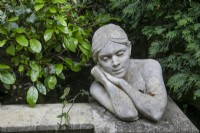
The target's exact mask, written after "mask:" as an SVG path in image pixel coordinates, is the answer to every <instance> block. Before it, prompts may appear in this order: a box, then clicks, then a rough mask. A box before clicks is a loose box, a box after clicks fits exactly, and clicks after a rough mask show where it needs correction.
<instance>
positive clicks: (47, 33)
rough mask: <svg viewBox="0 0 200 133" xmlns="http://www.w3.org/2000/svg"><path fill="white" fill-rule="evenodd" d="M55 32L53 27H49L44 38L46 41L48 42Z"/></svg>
mask: <svg viewBox="0 0 200 133" xmlns="http://www.w3.org/2000/svg"><path fill="white" fill-rule="evenodd" d="M53 32H54V30H53V29H47V30H46V31H45V32H44V40H45V42H47V41H48V40H50V39H51V37H52V35H53Z"/></svg>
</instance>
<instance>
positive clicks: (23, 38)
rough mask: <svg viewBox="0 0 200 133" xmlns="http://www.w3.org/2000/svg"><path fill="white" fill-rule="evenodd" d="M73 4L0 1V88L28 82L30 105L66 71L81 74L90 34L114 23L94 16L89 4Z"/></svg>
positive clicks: (52, 0) (50, 0)
mask: <svg viewBox="0 0 200 133" xmlns="http://www.w3.org/2000/svg"><path fill="white" fill-rule="evenodd" d="M74 2H75V1H66V0H17V1H15V0H1V1H0V55H1V59H0V81H1V83H2V84H3V85H4V86H8V85H11V84H14V83H15V84H22V85H23V84H26V83H29V85H28V88H29V89H28V92H27V97H26V99H27V102H28V103H29V104H30V105H31V106H34V104H35V103H36V102H37V100H38V96H39V94H38V92H39V93H40V94H43V95H46V94H48V92H49V91H50V90H52V89H55V88H57V86H58V84H59V83H60V81H59V82H58V80H61V79H62V80H64V79H65V75H66V72H67V71H73V72H78V71H80V70H81V68H82V66H84V65H85V63H87V62H88V61H89V60H90V57H91V51H90V48H91V44H90V41H89V40H90V39H91V35H92V29H93V28H96V27H97V26H99V25H102V24H104V23H106V22H109V21H110V20H112V19H114V18H112V17H111V16H110V15H107V14H103V13H101V14H97V12H95V11H94V10H92V9H93V7H96V5H90V4H91V3H90V2H88V3H87V2H77V3H74ZM87 5H90V7H87ZM100 18H103V20H100ZM2 57H4V58H2ZM15 75H16V77H15ZM16 79H20V80H16ZM21 79H22V80H21ZM63 82H64V81H63ZM60 85H61V84H60ZM65 87H66V86H62V88H65Z"/></svg>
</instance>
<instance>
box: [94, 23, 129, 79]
mask: <svg viewBox="0 0 200 133" xmlns="http://www.w3.org/2000/svg"><path fill="white" fill-rule="evenodd" d="M130 54H131V43H130V41H129V40H128V37H127V34H126V33H125V31H124V30H123V29H122V28H121V27H119V26H117V25H114V24H108V25H104V26H102V27H100V28H99V29H98V30H97V31H96V32H95V33H94V36H93V39H92V56H93V59H94V61H96V62H97V63H98V64H99V65H100V66H101V67H102V68H103V69H104V70H105V71H106V72H108V73H110V74H111V75H113V76H115V77H119V78H121V77H124V75H125V74H126V72H127V70H128V68H129V64H130V63H129V62H130Z"/></svg>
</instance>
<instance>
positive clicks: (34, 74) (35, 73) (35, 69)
mask: <svg viewBox="0 0 200 133" xmlns="http://www.w3.org/2000/svg"><path fill="white" fill-rule="evenodd" d="M29 66H30V67H31V71H30V77H31V81H32V82H35V81H37V79H38V77H39V74H40V67H39V65H38V64H37V63H36V62H34V61H31V62H30V63H29Z"/></svg>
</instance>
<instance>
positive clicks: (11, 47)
mask: <svg viewBox="0 0 200 133" xmlns="http://www.w3.org/2000/svg"><path fill="white" fill-rule="evenodd" d="M6 53H7V54H10V55H12V56H14V55H15V46H14V45H10V46H9V47H8V48H7V49H6Z"/></svg>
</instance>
